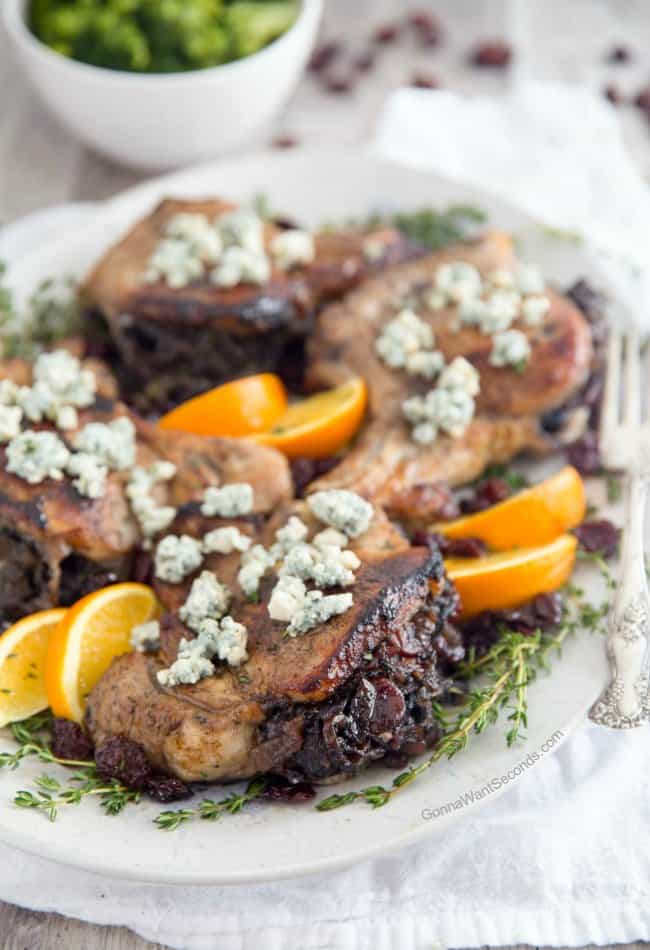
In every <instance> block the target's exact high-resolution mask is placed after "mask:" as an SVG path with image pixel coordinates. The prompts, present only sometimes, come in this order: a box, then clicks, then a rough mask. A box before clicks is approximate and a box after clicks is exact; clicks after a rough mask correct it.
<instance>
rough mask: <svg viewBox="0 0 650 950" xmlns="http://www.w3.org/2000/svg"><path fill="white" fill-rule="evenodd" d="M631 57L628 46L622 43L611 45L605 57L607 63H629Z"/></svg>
mask: <svg viewBox="0 0 650 950" xmlns="http://www.w3.org/2000/svg"><path fill="white" fill-rule="evenodd" d="M632 58H633V57H632V51H631V50H630V48H629V46H624V45H623V44H622V43H621V44H618V45H617V46H612V48H611V49H610V50H609V52H608V53H607V55H606V57H605V59H606V60H607V62H608V63H629V62H630V60H631V59H632Z"/></svg>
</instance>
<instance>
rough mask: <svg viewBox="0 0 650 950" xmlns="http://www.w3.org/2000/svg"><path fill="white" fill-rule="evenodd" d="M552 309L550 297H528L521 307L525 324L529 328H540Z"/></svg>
mask: <svg viewBox="0 0 650 950" xmlns="http://www.w3.org/2000/svg"><path fill="white" fill-rule="evenodd" d="M550 309H551V301H550V300H549V299H548V297H542V296H531V297H526V299H525V300H524V302H523V304H522V307H521V314H522V316H523V318H524V323H525V324H526V325H527V326H529V327H537V326H539V325H540V323H541V322H542V320H543V319H544V317H545V316H546V314H547V313H548V312H549V310H550Z"/></svg>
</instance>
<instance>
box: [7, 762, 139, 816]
mask: <svg viewBox="0 0 650 950" xmlns="http://www.w3.org/2000/svg"><path fill="white" fill-rule="evenodd" d="M55 761H58V762H60V763H62V764H71V763H69V762H65V761H64V760H61V759H58V760H56V759H55ZM68 782H69V784H68V785H64V784H62V783H61V782H60V781H59V780H58V779H57V778H54V776H52V775H40V776H39V777H38V778H36V779H34V785H36V787H37V789H38V791H36V792H31V791H29V790H25V789H21V790H20V791H18V792H16V795H15V797H14V804H15V805H17V806H18V807H19V808H35V809H38V810H39V811H43V812H45V814H46V815H47V817H48V818H49V820H50V821H55V820H56V817H57V814H58V809H59V807H60V806H61V805H78V804H79V803H80V802H81V801H83V799H84V798H87V797H88V796H97V797H99V800H100V803H101V806H102V808H103V810H104V813H105V814H107V815H119V813H120V812H121V811H123V809H124V808H126V806H127V805H128V804H129V803H131V802H132V803H133V804H137V803H138V802H139V801H140V792H138V791H134V790H133V789H129V788H126V786H124V785H122V784H121V782H118V781H117V780H116V779H113V780H111V781H108V782H107V781H106V780H105V779H102V778H101V777H100V776H99V775H98V774H97V769H96V768H95V766H94V765H92V766H89V767H87V768H82V769H79V770H78V771H77V772H75V773H73V774H72V775H71V776H70V777H69V779H68Z"/></svg>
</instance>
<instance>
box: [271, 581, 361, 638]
mask: <svg viewBox="0 0 650 950" xmlns="http://www.w3.org/2000/svg"><path fill="white" fill-rule="evenodd" d="M352 604H353V598H352V594H329V595H327V596H325V595H324V594H323V592H322V591H320V590H310V591H309V592H308V593H307V594H306V595H305V599H304V602H303V604H302V606H301V607H299V608H298V610H297V611H296V613H295V614H294V615H293V617H292V618H291V621H290V623H289V626H288V627H287V631H286V633H287V636H289V637H299V636H302V634H304V633H307V632H308V631H309V630H313V628H314V627H317V626H319V625H320V624H322V623H325V622H326V621H327V620H330V619H331V618H332V617H336V616H338V615H339V614H342V613H345V611H346V610H349V609H350V607H351V606H352Z"/></svg>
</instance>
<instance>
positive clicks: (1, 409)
mask: <svg viewBox="0 0 650 950" xmlns="http://www.w3.org/2000/svg"><path fill="white" fill-rule="evenodd" d="M22 421H23V410H22V409H21V408H20V406H5V405H2V404H1V403H0V442H9V441H11V439H15V438H16V436H17V435H18V434H19V433H20V426H21V423H22Z"/></svg>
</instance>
